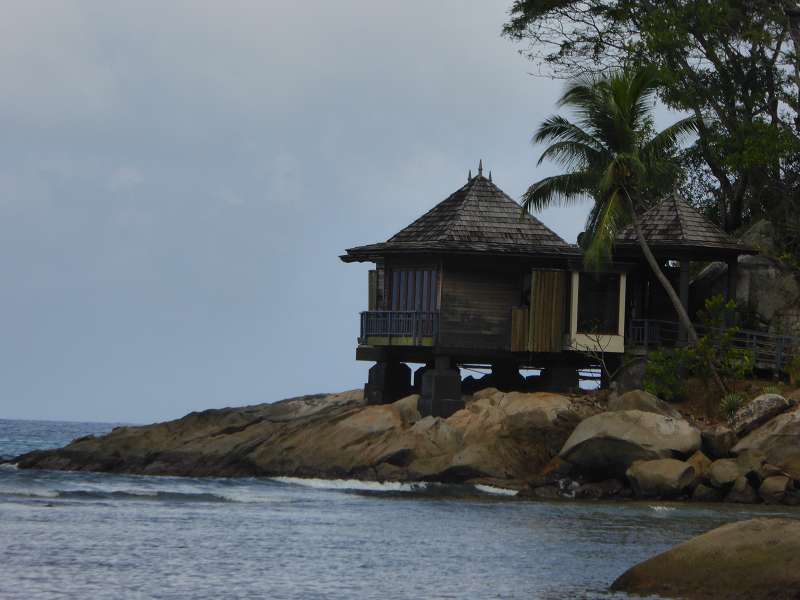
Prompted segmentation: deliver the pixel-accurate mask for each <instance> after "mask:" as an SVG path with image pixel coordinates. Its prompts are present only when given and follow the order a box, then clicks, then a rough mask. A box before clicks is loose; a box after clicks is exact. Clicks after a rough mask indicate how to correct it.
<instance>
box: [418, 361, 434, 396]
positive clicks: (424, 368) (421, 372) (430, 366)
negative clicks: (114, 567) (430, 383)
mask: <svg viewBox="0 0 800 600" xmlns="http://www.w3.org/2000/svg"><path fill="white" fill-rule="evenodd" d="M430 369H433V363H428V364H426V365H423V366H422V367H420V368H418V369H417V370H416V371H414V385H413V387H414V393H415V394H420V393H422V376H423V375H425V372H426V371H428V370H430Z"/></svg>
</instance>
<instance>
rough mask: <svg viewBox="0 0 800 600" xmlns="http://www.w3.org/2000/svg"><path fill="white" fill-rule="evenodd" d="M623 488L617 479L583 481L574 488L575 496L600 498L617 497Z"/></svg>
mask: <svg viewBox="0 0 800 600" xmlns="http://www.w3.org/2000/svg"><path fill="white" fill-rule="evenodd" d="M624 489H625V485H624V484H623V483H622V482H621V481H620V480H619V479H606V480H605V481H598V482H595V483H584V484H583V485H581V486H579V487H578V489H576V490H575V497H576V498H586V499H592V500H600V499H604V498H615V497H618V496H619V495H620V494H621V493H622V491H623V490H624Z"/></svg>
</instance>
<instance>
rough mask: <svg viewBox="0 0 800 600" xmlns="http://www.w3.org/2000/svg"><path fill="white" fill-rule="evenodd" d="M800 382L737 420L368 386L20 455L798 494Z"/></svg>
mask: <svg viewBox="0 0 800 600" xmlns="http://www.w3.org/2000/svg"><path fill="white" fill-rule="evenodd" d="M797 395H798V393H797V392H795V393H794V394H791V395H789V396H788V397H787V398H784V397H783V396H780V395H777V394H764V395H762V396H759V397H757V398H755V399H754V400H753V401H751V402H750V403H749V404H747V405H745V406H744V407H743V408H742V409H740V410H739V412H738V413H737V414H736V415H735V416H734V418H733V419H732V420H731V423H730V427H727V426H722V425H715V426H703V425H702V424H698V423H696V422H693V420H692V419H691V418H684V417H683V416H682V415H681V413H680V412H678V410H676V408H675V407H674V406H673V405H670V404H667V403H665V402H663V401H661V400H659V399H658V398H656V397H654V396H652V395H650V394H647V393H646V392H642V391H634V392H629V393H627V394H624V395H619V396H618V395H615V394H611V395H610V396H609V395H602V396H601V395H591V394H589V395H584V396H564V395H559V394H552V393H543V392H540V393H521V392H507V393H506V392H501V391H498V390H497V389H494V388H488V389H484V390H481V391H479V392H476V393H475V394H474V395H472V396H470V397H468V398H466V407H465V408H464V409H463V410H460V411H458V412H456V413H455V414H453V415H452V416H450V417H448V418H446V419H442V418H436V417H424V418H423V417H421V416H420V414H419V412H418V411H417V402H418V400H419V398H418V396H409V397H407V398H404V399H401V400H398V401H397V402H394V403H393V404H387V405H379V406H374V405H373V406H367V405H366V404H365V402H364V399H363V394H362V393H361V392H360V391H350V392H344V393H340V394H331V395H316V396H304V397H301V398H294V399H290V400H284V401H282V402H277V403H274V404H261V405H256V406H248V407H242V408H227V409H215V410H208V411H203V412H197V413H191V414H189V415H187V416H185V417H183V418H181V419H177V420H175V421H169V422H165V423H157V424H154V425H146V426H138V427H118V428H115V429H114V430H113V431H112V432H111V433H109V434H107V435H105V436H100V437H91V436H90V437H85V438H80V439H77V440H74V441H73V442H72V443H70V444H69V445H67V446H65V447H64V448H60V449H54V450H44V451H35V452H31V453H28V454H25V455H23V456H20V457H17V458H16V459H14V462H16V463H17V464H18V466H19V468H23V469H28V468H33V469H53V470H83V471H104V472H113V473H135V474H147V475H179V476H221V477H232V476H295V477H322V478H355V479H365V480H374V481H441V482H453V483H472V484H477V483H480V484H491V485H495V486H498V487H506V488H512V489H516V490H519V492H520V493H519V496H520V497H526V498H540V499H548V500H553V499H599V498H604V499H626V498H664V499H677V500H696V501H703V502H712V501H714V502H715V501H725V502H737V503H758V502H764V503H769V504H789V505H800V410H798V407H797V398H796V396H797Z"/></svg>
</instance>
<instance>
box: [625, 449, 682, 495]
mask: <svg viewBox="0 0 800 600" xmlns="http://www.w3.org/2000/svg"><path fill="white" fill-rule="evenodd" d="M626 475H627V477H628V481H629V482H630V484H631V488H632V489H633V492H634V494H635V495H636V496H638V497H639V498H674V497H676V496H680V495H681V494H683V493H684V492H685V491H686V490H687V488H689V486H691V485H692V483H693V482H694V480H695V471H694V467H692V466H691V465H690V464H688V463H685V462H683V461H680V460H675V459H673V458H662V459H658V460H646V461H637V462H635V463H633V465H631V467H630V468H629V469H628V471H627V473H626Z"/></svg>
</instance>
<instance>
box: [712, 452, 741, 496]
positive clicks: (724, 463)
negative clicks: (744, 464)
mask: <svg viewBox="0 0 800 600" xmlns="http://www.w3.org/2000/svg"><path fill="white" fill-rule="evenodd" d="M740 475H741V473H740V472H739V465H738V464H737V462H736V461H735V460H734V459H732V458H722V459H720V460H715V461H714V462H713V463H711V467H710V468H709V470H708V480H709V482H710V483H711V485H712V486H713V487H715V488H717V489H725V488H728V487H730V486H732V485H733V483H734V482H735V481H736V480H737V479H738V478H739V476H740Z"/></svg>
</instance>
